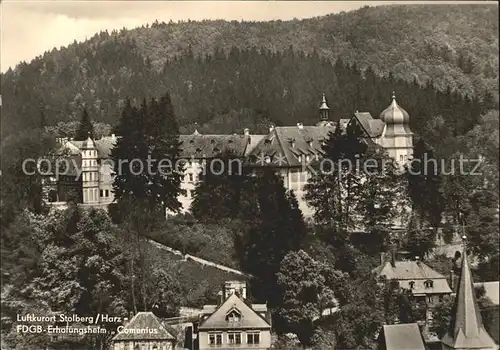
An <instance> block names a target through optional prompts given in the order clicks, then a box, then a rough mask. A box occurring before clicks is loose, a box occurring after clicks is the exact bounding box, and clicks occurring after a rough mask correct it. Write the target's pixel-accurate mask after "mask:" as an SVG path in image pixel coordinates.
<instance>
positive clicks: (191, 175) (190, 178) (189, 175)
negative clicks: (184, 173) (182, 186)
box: [188, 174, 193, 182]
mask: <svg viewBox="0 0 500 350" xmlns="http://www.w3.org/2000/svg"><path fill="white" fill-rule="evenodd" d="M188 177H189V182H193V174H188Z"/></svg>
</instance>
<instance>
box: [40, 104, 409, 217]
mask: <svg viewBox="0 0 500 350" xmlns="http://www.w3.org/2000/svg"><path fill="white" fill-rule="evenodd" d="M329 112H330V109H329V107H328V105H327V102H326V98H325V96H324V95H323V100H322V101H321V105H320V107H319V122H318V123H317V124H316V125H314V126H307V125H303V124H300V123H298V124H297V125H296V126H281V127H280V126H276V127H275V126H271V127H270V128H269V132H268V133H267V134H266V135H252V134H250V131H249V130H248V129H245V130H244V131H243V133H242V134H233V135H202V134H200V133H198V132H197V131H195V132H194V133H193V134H191V135H180V142H181V157H182V158H183V159H185V161H186V162H185V164H186V165H185V171H184V179H183V182H182V188H183V189H184V190H186V194H185V195H182V196H181V197H180V198H179V201H180V202H181V204H182V206H183V208H182V211H183V212H187V211H189V209H190V206H191V202H192V198H193V193H194V190H195V187H196V184H197V183H198V181H199V178H200V172H201V170H202V167H203V164H204V163H205V162H207V161H210V160H211V159H214V158H215V157H217V156H219V155H220V154H221V153H224V152H228V151H229V152H231V154H233V155H235V156H237V157H239V158H241V159H246V162H245V164H246V166H248V167H249V168H252V169H253V170H254V171H258V168H259V167H272V168H273V169H275V171H276V172H277V173H279V174H281V176H282V177H283V180H284V186H285V187H286V188H287V189H289V190H293V191H294V192H295V195H296V196H297V199H298V201H299V206H300V208H301V210H302V211H303V213H304V215H305V216H311V215H312V210H311V209H310V208H309V207H308V206H307V204H306V202H305V200H304V198H303V195H304V186H305V184H306V183H307V181H308V179H309V176H310V175H309V172H308V170H307V164H309V163H310V162H313V161H315V160H319V159H321V157H323V155H324V151H323V149H322V147H323V145H324V143H325V142H326V141H327V139H328V137H329V133H331V132H333V131H334V129H335V125H336V123H335V122H334V121H331V120H330V118H329ZM339 123H340V125H341V127H343V128H346V127H347V126H348V125H349V124H353V123H355V124H357V125H359V127H360V128H361V130H362V132H363V134H364V136H365V140H366V142H367V143H370V144H372V145H379V146H381V147H382V148H384V149H385V150H386V151H387V153H388V155H389V156H390V157H392V158H393V159H395V160H396V161H397V162H398V163H400V164H403V163H405V162H407V161H408V159H410V158H411V156H412V153H413V141H412V140H413V133H412V132H411V130H410V125H409V124H410V117H409V115H408V113H407V112H406V111H405V110H404V109H403V108H401V107H400V106H399V105H398V104H397V102H396V98H395V96H394V95H393V97H392V102H391V104H390V105H389V107H388V108H387V109H385V110H384V111H383V112H382V113H381V114H380V116H379V118H373V117H372V116H371V114H370V113H368V112H362V113H359V112H356V113H354V115H353V116H352V117H350V118H346V119H341V120H340V121H339ZM115 142H116V137H115V136H114V135H112V136H109V137H104V138H102V139H99V140H92V139H90V138H88V139H87V140H86V141H73V140H62V143H63V145H64V147H65V148H67V149H68V150H69V152H70V154H71V159H72V160H73V162H72V164H73V166H72V169H70V171H68V172H67V174H66V175H64V176H60V177H59V180H57V181H56V180H55V179H52V181H49V182H48V185H47V191H48V198H49V202H53V203H59V204H61V203H64V202H67V201H68V200H69V199H70V198H73V199H74V200H76V201H77V202H79V203H81V204H82V205H84V206H101V207H106V206H107V205H109V204H110V203H112V202H113V200H114V196H113V186H112V183H113V175H112V167H111V165H110V162H109V160H110V153H111V149H112V148H113V145H114V144H115ZM78 174H80V176H78Z"/></svg>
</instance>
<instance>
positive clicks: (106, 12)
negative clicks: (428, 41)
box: [0, 0, 491, 72]
mask: <svg viewBox="0 0 500 350" xmlns="http://www.w3.org/2000/svg"><path fill="white" fill-rule="evenodd" d="M0 1H1V3H0V56H1V60H0V71H1V72H5V71H6V70H8V68H9V67H14V66H15V65H16V64H17V63H19V62H21V61H27V62H29V61H31V60H32V59H33V58H35V57H36V56H38V55H41V54H43V53H44V52H45V51H49V50H52V49H53V48H54V47H56V48H60V47H61V46H66V45H68V44H70V43H72V42H73V41H74V40H76V41H78V42H79V41H84V40H85V39H86V38H90V37H92V36H93V35H94V34H95V33H97V32H99V31H101V30H108V31H111V30H113V29H121V28H123V27H125V28H128V29H132V28H135V27H138V26H141V25H143V24H144V25H145V24H146V23H153V22H154V21H155V20H158V21H159V22H162V21H164V22H168V21H170V20H172V21H174V22H176V21H178V20H188V19H190V20H202V19H226V20H246V21H268V20H273V19H281V20H289V19H293V18H299V19H301V18H310V17H315V16H323V15H327V14H330V13H339V12H342V11H346V12H347V11H351V10H355V9H358V8H360V7H363V6H366V5H369V6H378V5H384V4H397V3H405V4H410V3H425V2H422V1H420V2H417V1H415V2H410V1H369V2H367V1H207V0H205V1H130V0H129V1H102V0H89V1H78V0H45V1H28V0H3V1H2V0H0ZM427 3H428V2H427ZM440 3H452V2H448V1H440ZM483 3H485V2H483ZM490 3H491V2H490Z"/></svg>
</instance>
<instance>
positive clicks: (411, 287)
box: [409, 281, 415, 289]
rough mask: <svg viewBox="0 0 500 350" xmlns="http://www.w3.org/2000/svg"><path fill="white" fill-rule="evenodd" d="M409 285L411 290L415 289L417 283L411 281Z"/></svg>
mask: <svg viewBox="0 0 500 350" xmlns="http://www.w3.org/2000/svg"><path fill="white" fill-rule="evenodd" d="M409 285H410V289H413V288H414V287H415V282H414V281H410V283H409Z"/></svg>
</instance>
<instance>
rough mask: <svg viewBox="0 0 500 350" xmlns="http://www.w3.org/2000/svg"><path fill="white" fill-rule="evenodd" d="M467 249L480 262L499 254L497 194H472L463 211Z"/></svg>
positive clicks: (477, 192) (481, 192) (485, 192)
mask: <svg viewBox="0 0 500 350" xmlns="http://www.w3.org/2000/svg"><path fill="white" fill-rule="evenodd" d="M464 220H465V222H464V224H465V232H466V235H467V240H468V245H467V246H468V248H470V249H471V251H472V252H473V253H474V254H475V255H477V256H478V257H479V258H480V259H481V260H483V261H487V260H489V259H490V258H493V257H494V256H498V254H499V243H500V242H499V239H500V233H499V228H498V193H496V192H493V191H489V190H482V191H481V190H479V191H476V192H475V193H472V194H471V195H470V197H469V200H468V201H467V205H466V208H465V210H464Z"/></svg>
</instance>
